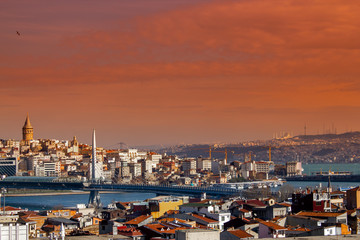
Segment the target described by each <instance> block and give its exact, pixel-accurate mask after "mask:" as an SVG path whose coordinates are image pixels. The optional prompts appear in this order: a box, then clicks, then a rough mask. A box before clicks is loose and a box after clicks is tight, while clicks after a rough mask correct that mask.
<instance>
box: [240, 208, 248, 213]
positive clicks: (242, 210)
mask: <svg viewBox="0 0 360 240" xmlns="http://www.w3.org/2000/svg"><path fill="white" fill-rule="evenodd" d="M239 211H240V212H244V213H248V212H250V211H249V210H247V209H244V208H241V209H239Z"/></svg>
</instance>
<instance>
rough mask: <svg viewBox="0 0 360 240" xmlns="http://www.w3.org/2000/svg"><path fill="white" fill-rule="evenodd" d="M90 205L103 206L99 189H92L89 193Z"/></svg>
mask: <svg viewBox="0 0 360 240" xmlns="http://www.w3.org/2000/svg"><path fill="white" fill-rule="evenodd" d="M88 206H89V207H101V201H100V194H99V191H98V190H91V191H90V194H89V201H88Z"/></svg>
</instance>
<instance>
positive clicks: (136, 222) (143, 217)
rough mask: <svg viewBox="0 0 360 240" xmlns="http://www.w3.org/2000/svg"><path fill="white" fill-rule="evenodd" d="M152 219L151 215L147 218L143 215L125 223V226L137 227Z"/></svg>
mask: <svg viewBox="0 0 360 240" xmlns="http://www.w3.org/2000/svg"><path fill="white" fill-rule="evenodd" d="M150 217H151V215H149V216H147V215H141V216H139V217H137V218H134V219H132V220H130V221H127V222H125V223H124V224H129V225H137V224H139V223H141V222H143V221H145V220H146V219H148V218H150Z"/></svg>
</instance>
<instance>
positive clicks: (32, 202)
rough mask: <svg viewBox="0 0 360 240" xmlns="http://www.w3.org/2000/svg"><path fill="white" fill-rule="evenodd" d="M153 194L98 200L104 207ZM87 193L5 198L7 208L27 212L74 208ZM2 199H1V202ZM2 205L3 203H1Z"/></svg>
mask: <svg viewBox="0 0 360 240" xmlns="http://www.w3.org/2000/svg"><path fill="white" fill-rule="evenodd" d="M155 196H156V194H155V193H138V192H136V193H135V192H116V193H100V199H101V202H102V203H103V205H104V206H107V205H108V204H109V203H111V202H114V201H116V202H119V201H120V202H130V201H136V200H139V201H141V200H145V199H148V198H153V197H155ZM88 200H89V193H86V192H84V193H83V194H71V195H69V194H64V195H54V196H50V195H49V196H44V195H43V196H33V195H32V196H16V197H11V196H8V197H6V198H5V204H6V205H7V206H13V207H21V208H23V209H25V208H27V209H29V210H48V209H53V208H54V207H75V206H76V204H80V203H83V204H87V202H88ZM2 201H3V198H1V202H2ZM2 204H3V202H2Z"/></svg>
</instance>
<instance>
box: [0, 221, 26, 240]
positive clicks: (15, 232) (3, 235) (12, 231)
mask: <svg viewBox="0 0 360 240" xmlns="http://www.w3.org/2000/svg"><path fill="white" fill-rule="evenodd" d="M0 239H1V240H28V239H29V230H28V224H24V225H20V224H12V223H10V224H0Z"/></svg>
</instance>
